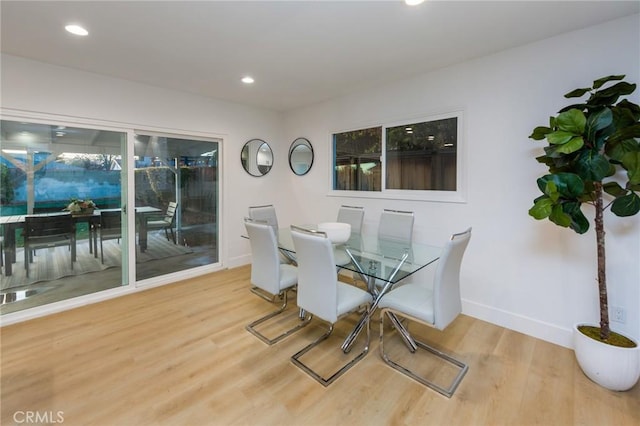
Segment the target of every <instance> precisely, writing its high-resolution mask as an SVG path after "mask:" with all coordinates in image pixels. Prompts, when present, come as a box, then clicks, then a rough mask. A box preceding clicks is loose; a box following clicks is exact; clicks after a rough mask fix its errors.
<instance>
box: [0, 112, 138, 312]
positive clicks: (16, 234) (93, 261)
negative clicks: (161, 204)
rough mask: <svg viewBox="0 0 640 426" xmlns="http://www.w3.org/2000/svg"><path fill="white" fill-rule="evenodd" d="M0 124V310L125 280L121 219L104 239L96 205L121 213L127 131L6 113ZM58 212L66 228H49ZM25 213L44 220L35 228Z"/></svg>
mask: <svg viewBox="0 0 640 426" xmlns="http://www.w3.org/2000/svg"><path fill="white" fill-rule="evenodd" d="M0 127H1V135H2V139H1V145H0V147H1V154H2V155H1V157H0V177H1V181H0V186H1V187H2V192H1V197H0V225H1V226H0V232H2V255H3V259H2V266H3V268H2V275H1V282H0V290H1V295H2V298H1V302H2V304H1V305H0V313H3V314H4V313H8V312H13V311H16V310H21V309H26V308H31V307H34V306H40V305H44V304H48V303H52V302H57V301H60V300H65V299H69V298H72V297H77V296H81V295H85V294H89V293H94V292H98V291H103V290H106V289H110V288H115V287H120V286H124V285H127V284H129V282H128V270H127V250H126V244H124V242H125V241H126V236H127V232H126V231H127V229H126V220H121V217H120V216H119V217H118V218H117V219H118V220H117V221H116V222H114V223H116V224H117V229H116V230H113V231H112V236H113V237H114V238H112V239H110V240H109V241H105V240H104V236H105V234H104V228H103V227H101V220H102V217H101V212H104V211H108V210H112V211H115V212H117V214H118V215H123V213H122V206H124V205H125V204H126V202H125V200H126V188H127V174H126V162H125V161H124V158H125V157H126V156H125V155H124V153H125V152H126V151H125V149H126V140H127V133H126V132H125V131H114V130H106V129H97V128H88V127H72V126H66V125H59V124H42V123H33V122H26V121H11V120H2V121H0ZM123 188H124V191H123ZM61 215H67V216H71V220H72V223H73V232H70V233H68V235H67V236H60V235H57V231H56V229H54V228H55V225H53V224H54V223H56V222H55V220H56V219H57V218H58V217H59V216H61ZM31 216H36V217H38V218H39V220H41V221H45V223H44V224H43V225H40V226H39V228H40V229H33V228H32V227H31V226H30V225H29V221H31V219H30V217H31ZM46 221H51V223H52V225H51V226H48V225H47V222H46ZM25 245H26V246H28V247H32V246H33V247H36V248H35V249H31V248H29V249H28V250H26V249H25Z"/></svg>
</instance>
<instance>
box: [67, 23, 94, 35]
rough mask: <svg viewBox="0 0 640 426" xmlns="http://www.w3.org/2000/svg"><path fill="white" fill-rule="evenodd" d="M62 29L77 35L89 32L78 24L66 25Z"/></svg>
mask: <svg viewBox="0 0 640 426" xmlns="http://www.w3.org/2000/svg"><path fill="white" fill-rule="evenodd" d="M64 29H65V30H67V31H69V32H70V33H71V34H75V35H79V36H86V35H88V34H89V31H87V30H85V29H84V28H82V27H81V26H80V25H67V26H66V27H64Z"/></svg>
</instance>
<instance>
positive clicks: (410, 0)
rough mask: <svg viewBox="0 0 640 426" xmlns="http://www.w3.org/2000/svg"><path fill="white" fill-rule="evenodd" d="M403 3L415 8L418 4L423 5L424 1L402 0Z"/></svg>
mask: <svg viewBox="0 0 640 426" xmlns="http://www.w3.org/2000/svg"><path fill="white" fill-rule="evenodd" d="M404 2H405V4H407V5H409V6H417V5H419V4H420V3H424V0H404Z"/></svg>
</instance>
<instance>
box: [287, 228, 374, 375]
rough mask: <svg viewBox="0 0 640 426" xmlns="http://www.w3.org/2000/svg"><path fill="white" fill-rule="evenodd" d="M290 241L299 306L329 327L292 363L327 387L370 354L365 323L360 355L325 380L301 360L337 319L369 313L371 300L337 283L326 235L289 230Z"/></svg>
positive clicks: (302, 230) (324, 335) (324, 337)
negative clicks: (295, 272)
mask: <svg viewBox="0 0 640 426" xmlns="http://www.w3.org/2000/svg"><path fill="white" fill-rule="evenodd" d="M291 237H292V239H293V244H294V247H295V250H296V256H297V258H298V306H299V307H300V308H301V309H303V310H304V311H305V312H307V313H309V314H311V315H313V316H316V317H317V318H319V319H321V320H323V321H325V322H327V323H329V328H328V330H327V332H326V333H325V334H323V335H322V336H320V337H319V338H318V339H316V340H315V341H313V342H312V343H310V344H309V345H307V346H305V347H304V348H302V349H301V350H300V351H298V352H297V353H296V354H294V355H293V356H292V357H291V361H292V362H293V364H295V365H296V366H297V367H299V368H301V369H302V370H303V371H304V372H306V373H307V374H309V375H310V376H311V377H313V378H314V379H315V380H317V381H318V382H319V383H321V384H322V385H324V386H328V385H330V384H331V383H333V382H334V381H335V380H336V379H337V378H338V377H340V376H341V375H343V374H344V373H345V372H346V371H347V370H349V369H350V368H351V367H353V366H354V365H355V364H356V363H357V362H358V361H360V360H361V359H362V358H363V357H364V356H365V355H366V354H367V352H368V351H369V339H370V333H369V322H368V321H367V323H366V329H367V337H366V343H365V347H364V349H363V350H362V352H360V353H359V354H358V355H357V356H355V357H354V358H352V359H351V360H350V361H348V362H347V363H346V364H344V365H343V366H341V367H340V368H339V369H338V370H337V371H335V372H334V373H332V374H330V375H328V377H325V376H327V375H324V376H323V375H321V374H319V373H318V372H316V371H315V370H313V369H312V368H311V367H310V366H308V365H307V364H305V363H304V362H302V361H301V357H302V356H303V355H304V354H306V353H307V352H309V351H310V350H311V349H313V348H314V347H316V346H318V344H320V343H321V342H322V341H324V340H326V339H327V338H328V337H329V336H330V335H331V333H332V332H333V327H334V324H335V323H336V322H337V321H338V320H339V319H340V318H342V317H344V316H346V315H347V314H349V313H351V312H354V311H356V310H358V309H359V308H362V307H366V308H367V309H368V307H369V305H370V304H371V302H372V296H371V294H369V293H368V292H366V291H364V290H362V289H359V288H357V287H355V286H352V285H349V284H345V283H342V282H339V281H338V274H337V272H336V267H335V260H334V255H333V247H332V245H331V241H330V240H329V239H328V238H327V236H326V234H325V233H323V232H319V231H312V230H307V229H303V228H300V227H296V226H291ZM336 350H340V349H339V348H336Z"/></svg>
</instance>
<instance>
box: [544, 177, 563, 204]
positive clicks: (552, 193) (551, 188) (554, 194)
mask: <svg viewBox="0 0 640 426" xmlns="http://www.w3.org/2000/svg"><path fill="white" fill-rule="evenodd" d="M544 193H545V194H547V195H548V196H549V198H551V201H553V202H554V203H555V202H556V201H558V198H560V193H559V192H558V187H557V186H556V184H555V183H553V181H552V180H550V181H548V182H547V184H546V185H545V187H544Z"/></svg>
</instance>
